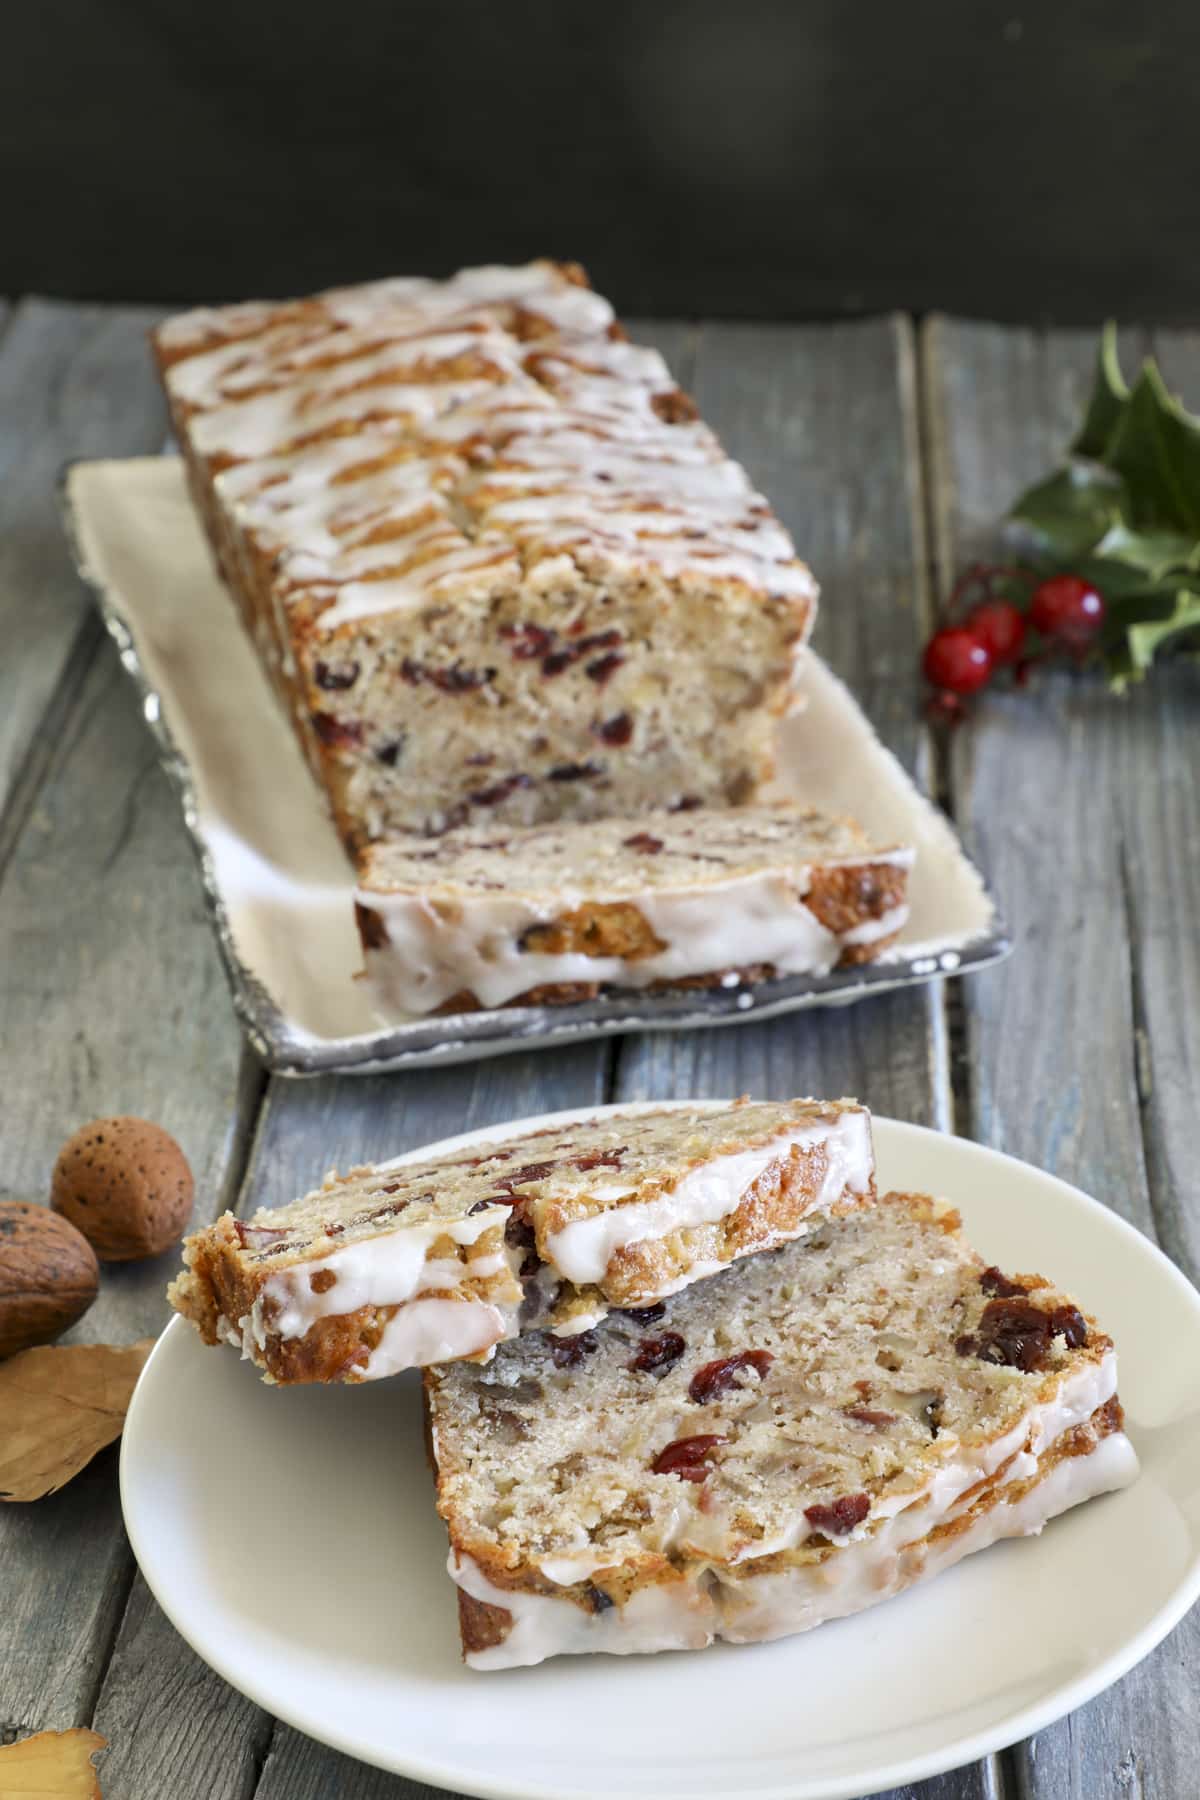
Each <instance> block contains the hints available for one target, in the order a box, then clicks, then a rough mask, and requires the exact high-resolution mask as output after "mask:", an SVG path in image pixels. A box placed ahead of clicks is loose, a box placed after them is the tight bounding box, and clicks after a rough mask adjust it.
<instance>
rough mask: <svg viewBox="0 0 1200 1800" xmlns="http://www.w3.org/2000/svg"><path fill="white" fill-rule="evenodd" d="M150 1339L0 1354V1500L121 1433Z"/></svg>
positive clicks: (42, 1482)
mask: <svg viewBox="0 0 1200 1800" xmlns="http://www.w3.org/2000/svg"><path fill="white" fill-rule="evenodd" d="M153 1346H154V1339H153V1338H142V1339H141V1340H140V1342H138V1343H136V1344H48V1345H43V1346H42V1347H41V1348H40V1349H36V1350H22V1351H21V1352H20V1354H19V1355H17V1356H10V1357H9V1358H8V1360H7V1362H0V1500H40V1499H41V1498H42V1496H43V1494H52V1493H53V1492H54V1491H55V1489H56V1488H60V1487H62V1486H63V1485H64V1483H66V1482H68V1481H70V1479H71V1477H72V1476H73V1475H78V1473H79V1471H80V1469H82V1468H85V1467H86V1465H87V1464H88V1463H90V1462H91V1460H92V1458H93V1456H95V1455H96V1453H97V1451H99V1450H103V1448H104V1446H105V1445H106V1444H111V1443H112V1441H113V1439H114V1438H117V1437H120V1435H121V1428H122V1426H123V1425H124V1423H125V1411H126V1408H127V1407H128V1405H129V1399H130V1396H131V1394H132V1393H133V1389H134V1384H135V1382H136V1381H137V1378H138V1376H139V1375H140V1373H141V1370H142V1364H143V1363H144V1362H145V1360H146V1358H147V1357H148V1356H149V1354H150V1351H151V1349H152V1348H153ZM28 1741H30V1742H33V1741H34V1740H32V1739H31V1740H28ZM35 1791H36V1790H35ZM2 1792H3V1789H0V1793H2ZM5 1800H7V1796H6V1797H5Z"/></svg>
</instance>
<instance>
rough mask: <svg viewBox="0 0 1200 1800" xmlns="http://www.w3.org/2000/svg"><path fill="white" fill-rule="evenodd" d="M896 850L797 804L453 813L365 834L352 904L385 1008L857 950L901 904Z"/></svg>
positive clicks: (573, 988)
mask: <svg viewBox="0 0 1200 1800" xmlns="http://www.w3.org/2000/svg"><path fill="white" fill-rule="evenodd" d="M912 859H913V857H912V851H911V850H908V849H905V848H901V847H897V846H895V845H882V844H873V843H872V842H871V841H870V840H869V839H868V838H867V836H866V835H865V833H864V832H862V831H861V830H860V829H859V827H858V826H857V825H856V824H854V822H853V821H852V820H850V819H830V818H827V817H825V816H824V815H823V814H821V813H818V812H814V811H812V810H811V809H808V808H803V807H797V806H769V807H768V806H763V807H730V808H728V809H726V810H723V811H719V812H707V811H702V812H683V813H667V812H655V813H647V814H644V815H643V816H642V817H641V818H638V819H604V820H598V821H593V822H591V823H589V824H583V823H579V822H575V823H568V824H563V825H532V826H526V827H514V828H512V829H511V830H508V831H504V830H497V829H496V828H495V827H494V826H493V827H491V828H488V827H486V826H474V827H463V828H462V829H461V830H459V831H452V832H448V833H447V834H446V835H445V836H444V837H442V838H439V839H437V840H436V841H435V842H431V841H430V840H429V839H427V838H414V837H406V838H400V839H396V840H394V841H392V842H390V843H386V844H375V845H371V846H370V847H369V848H368V849H367V850H366V851H364V852H363V854H362V856H361V857H360V859H359V871H358V891H357V894H356V896H355V911H356V916H357V918H358V927H359V933H360V936H361V938H362V944H363V956H364V961H365V964H366V973H367V978H368V981H369V983H370V986H371V992H372V998H373V1001H374V1004H375V1007H376V1010H377V1011H378V1013H379V1014H380V1016H381V1017H383V1018H385V1019H395V1018H403V1017H405V1016H409V1015H411V1014H413V1013H425V1012H432V1011H435V1010H438V1009H440V1010H442V1011H446V1012H450V1011H461V1010H463V1009H464V1008H472V1007H477V1006H509V1005H512V1004H514V1003H522V1002H525V1003H529V1002H534V1001H572V1000H586V999H592V998H594V997H595V996H596V995H597V994H598V993H599V992H600V991H601V989H602V988H606V987H619V988H644V987H671V986H680V985H683V986H692V987H696V986H702V985H703V986H713V985H716V984H718V983H720V984H722V985H724V986H738V985H740V984H742V983H743V982H754V981H760V980H765V979H767V978H768V977H770V976H772V975H792V974H808V973H818V974H824V973H825V972H826V971H827V970H829V969H832V968H833V967H835V965H837V964H839V963H859V962H866V961H868V960H869V959H870V958H872V957H874V956H877V955H878V954H879V953H880V951H881V950H883V949H885V948H886V947H887V946H888V945H889V944H890V943H892V942H893V941H894V939H895V938H896V936H897V935H898V933H899V932H900V930H901V928H902V926H903V925H904V922H905V920H906V919H907V917H908V907H907V902H906V889H907V882H908V871H909V868H910V867H911V864H912Z"/></svg>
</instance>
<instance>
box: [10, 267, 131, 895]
mask: <svg viewBox="0 0 1200 1800" xmlns="http://www.w3.org/2000/svg"><path fill="white" fill-rule="evenodd" d="M158 316H159V314H158V312H157V311H154V312H152V311H149V310H147V309H145V308H136V309H135V308H131V307H99V306H70V305H65V304H62V303H61V302H57V301H47V300H26V301H23V302H22V303H21V305H20V306H19V307H18V308H17V309H16V312H15V315H14V317H13V319H12V322H11V324H10V326H9V328H8V330H7V331H6V332H5V333H4V337H3V340H2V341H0V635H2V637H3V641H4V642H5V643H7V644H11V645H19V646H20V655H19V656H6V657H4V658H2V659H0V820H2V816H3V813H4V809H5V806H6V805H7V804H8V803H9V801H10V799H15V800H17V801H19V800H20V798H21V795H20V794H18V795H16V796H14V794H13V790H14V785H15V786H17V787H18V788H19V789H21V790H22V792H23V794H24V797H25V799H26V800H27V799H28V796H29V793H30V791H31V789H32V787H33V785H35V783H36V779H37V778H38V776H39V774H40V770H41V768H42V766H43V764H44V761H45V758H46V755H47V754H48V751H49V748H50V745H51V743H52V741H53V737H54V734H55V733H56V732H57V730H59V729H60V728H61V723H62V717H63V713H62V708H63V705H64V704H65V703H66V702H67V701H68V700H69V698H70V695H71V692H72V691H73V690H74V689H75V688H76V687H77V686H78V683H79V680H80V679H81V678H82V674H83V671H84V669H85V668H86V666H87V663H88V661H89V660H90V657H91V654H92V653H93V652H94V650H95V646H96V644H97V643H98V641H99V635H100V634H99V627H98V625H97V623H96V621H95V620H94V618H93V615H92V613H91V610H90V608H89V607H88V604H87V600H86V597H85V595H84V593H83V590H82V588H81V587H80V585H79V582H78V581H77V580H76V579H75V576H74V574H73V572H72V570H71V567H70V562H69V559H68V556H67V550H66V546H65V544H64V542H63V537H62V532H61V530H60V528H59V523H58V515H57V508H56V503H55V483H56V480H57V477H58V472H59V469H60V468H61V466H62V464H63V463H64V462H65V461H66V460H67V459H68V458H69V457H76V456H123V455H128V454H130V453H132V452H134V451H144V450H147V449H154V448H156V447H157V445H158V444H160V443H161V442H162V438H163V433H164V430H165V423H164V421H165V412H164V409H163V405H162V402H161V400H160V399H159V396H158V391H157V384H156V382H155V379H154V376H153V374H152V371H151V367H150V358H149V354H148V352H147V349H146V342H145V336H146V331H147V328H148V327H149V325H150V324H151V323H152V321H153V320H154V319H155V318H157V317H158ZM81 632H82V634H83V635H82V637H81V635H80V634H81ZM18 810H20V808H19V807H18ZM6 839H7V840H8V841H11V832H8V833H6V832H5V831H4V830H3V829H0V860H2V857H3V851H4V847H5V842H6Z"/></svg>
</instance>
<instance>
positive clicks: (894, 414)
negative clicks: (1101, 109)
mask: <svg viewBox="0 0 1200 1800" xmlns="http://www.w3.org/2000/svg"><path fill="white" fill-rule="evenodd" d="M695 392H696V397H697V399H698V401H699V404H700V408H701V411H702V412H703V414H704V416H705V417H706V418H707V419H708V420H709V421H710V422H711V423H712V424H713V425H714V426H715V427H716V429H717V430H718V431H719V432H720V433H721V435H722V437H723V438H724V440H725V442H726V443H727V445H728V446H729V448H730V449H731V451H732V452H733V454H734V455H735V456H738V457H739V458H740V459H742V460H743V461H744V462H745V463H746V465H747V467H748V468H749V469H750V471H751V473H752V475H753V477H754V479H755V481H756V482H757V483H758V484H759V485H760V486H761V487H762V489H763V491H764V492H765V493H767V494H768V495H769V496H770V498H771V500H772V502H773V504H774V505H775V507H776V509H777V510H778V511H779V513H780V515H781V517H782V518H783V519H784V521H785V523H786V524H787V525H788V526H789V527H790V529H791V530H792V532H793V534H794V536H795V538H796V542H797V545H798V547H799V549H800V553H801V555H802V556H804V557H805V558H806V560H808V561H810V562H811V563H812V565H813V567H814V570H815V572H816V574H817V576H818V579H819V580H820V582H821V588H822V603H821V613H820V617H819V621H818V626H817V631H816V634H815V640H814V642H815V647H816V648H817V650H818V651H819V652H820V653H821V654H822V655H823V656H824V657H825V658H826V660H827V661H828V662H829V663H830V664H831V665H832V666H833V668H834V669H835V670H836V671H837V672H838V673H839V674H840V675H841V676H842V677H843V678H844V679H846V680H847V681H849V682H850V684H851V685H852V687H853V688H854V690H855V692H856V693H857V694H858V696H859V698H860V700H861V701H862V703H863V705H864V707H865V708H866V710H867V713H868V715H869V716H870V718H871V719H872V722H873V723H874V724H875V726H876V728H877V730H878V731H879V733H880V736H881V737H882V738H883V740H884V742H885V743H887V744H888V745H889V747H890V748H891V749H892V750H893V751H894V752H895V753H896V754H897V755H898V756H899V757H900V759H901V761H902V762H904V763H905V765H906V766H907V767H908V768H909V769H910V770H911V771H912V772H913V773H914V774H915V775H916V777H917V779H918V780H919V781H921V782H922V783H923V784H924V785H926V786H928V775H929V745H928V741H927V737H926V733H925V731H924V729H923V727H922V725H921V722H920V708H919V699H918V695H919V687H918V679H917V659H918V653H919V646H920V643H921V641H922V639H923V637H924V634H925V631H926V628H927V619H928V613H929V596H928V593H927V591H926V583H925V545H924V505H923V495H922V487H921V474H920V462H919V452H918V448H917V418H916V396H915V364H914V346H913V340H912V336H911V329H910V327H909V324H908V322H907V321H905V320H899V319H893V320H872V321H869V322H867V323H866V324H860V325H839V326H809V327H784V326H781V327H747V326H732V325H722V326H713V325H706V326H705V327H704V328H703V331H702V334H701V337H700V342H699V352H698V363H697V372H696V377H695ZM616 1092H617V1096H618V1097H620V1098H622V1099H654V1098H671V1097H674V1096H676V1095H683V1094H698V1095H722V1094H737V1093H751V1094H754V1095H756V1096H765V1097H780V1096H787V1095H793V1094H802V1093H812V1094H823V1095H835V1096H836V1095H841V1094H857V1095H859V1096H860V1097H861V1098H863V1099H865V1100H866V1101H867V1102H868V1103H869V1104H870V1105H871V1106H872V1107H873V1108H874V1110H875V1111H876V1112H879V1113H883V1114H892V1115H894V1116H897V1117H900V1118H904V1119H911V1120H915V1121H917V1122H918V1123H926V1124H936V1125H942V1126H945V1125H946V1124H948V1123H949V1120H950V1116H951V1110H952V1102H951V1096H950V1091H949V1079H948V1072H947V1066H946V1028H945V1007H944V995H943V993H942V991H941V989H940V987H934V988H926V989H923V990H921V991H919V992H913V991H909V992H906V993H899V994H887V995H881V996H879V997H878V998H877V999H873V1000H869V1001H865V1002H862V1003H861V1004H858V1005H855V1006H852V1007H845V1008H838V1009H829V1010H823V1011H815V1012H810V1013H800V1014H796V1015H793V1016H792V1017H791V1018H785V1019H777V1020H772V1021H769V1022H767V1023H766V1024H762V1025H755V1024H750V1025H742V1026H733V1027H730V1028H728V1029H726V1030H722V1031H708V1032H701V1033H686V1034H671V1033H646V1034H642V1035H640V1036H636V1037H631V1038H628V1039H624V1040H622V1043H621V1051H620V1058H619V1061H618V1066H617V1090H616ZM994 1791H995V1770H994V1767H993V1765H992V1762H991V1761H990V1760H989V1761H988V1762H984V1763H976V1764H973V1765H971V1766H970V1767H968V1768H965V1769H961V1770H958V1771H955V1772H954V1773H952V1774H949V1775H946V1776H943V1777H939V1778H938V1779H937V1780H936V1781H933V1782H925V1783H921V1784H919V1785H918V1786H917V1787H915V1788H906V1789H905V1790H903V1797H904V1800H918V1797H919V1800H984V1797H985V1796H988V1795H990V1794H992V1793H993V1792H994ZM892 1800H901V1796H900V1794H899V1793H898V1794H897V1795H896V1796H893V1797H892Z"/></svg>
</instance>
